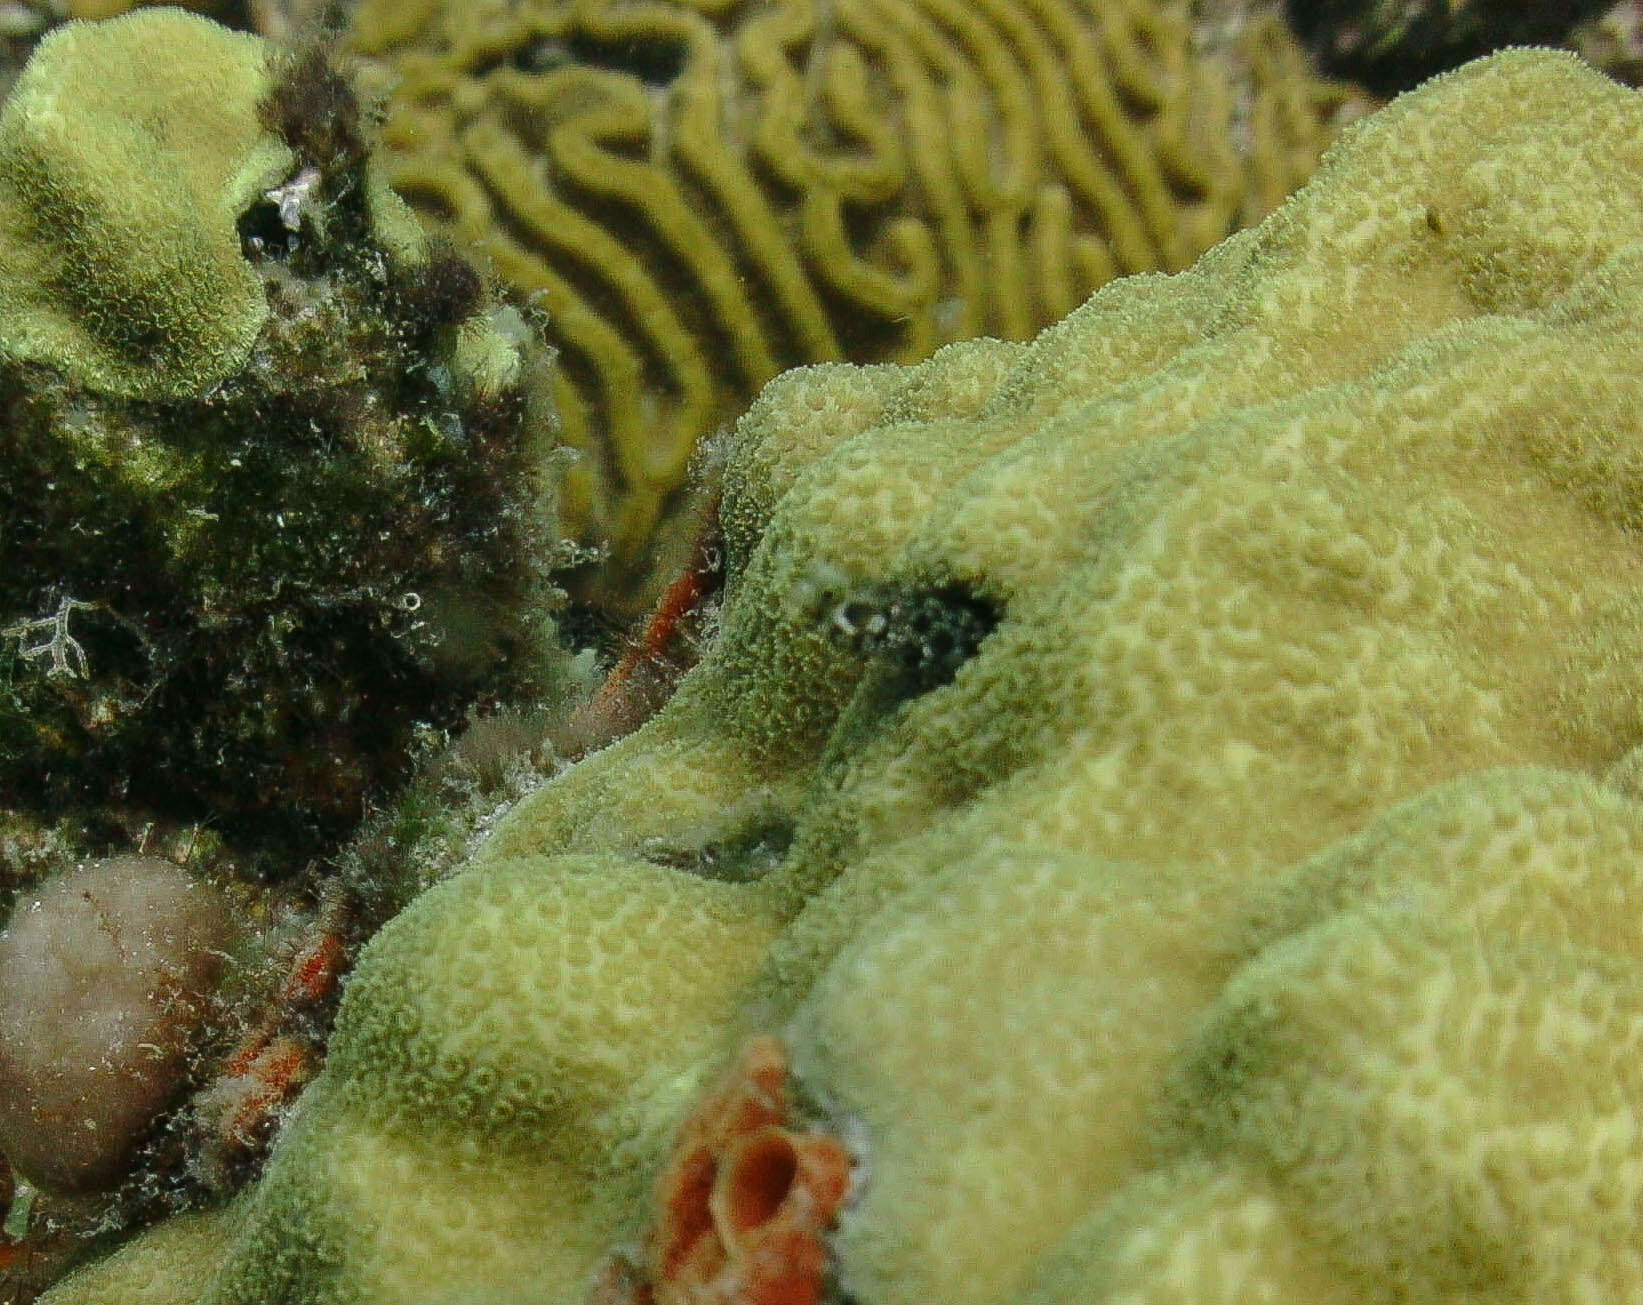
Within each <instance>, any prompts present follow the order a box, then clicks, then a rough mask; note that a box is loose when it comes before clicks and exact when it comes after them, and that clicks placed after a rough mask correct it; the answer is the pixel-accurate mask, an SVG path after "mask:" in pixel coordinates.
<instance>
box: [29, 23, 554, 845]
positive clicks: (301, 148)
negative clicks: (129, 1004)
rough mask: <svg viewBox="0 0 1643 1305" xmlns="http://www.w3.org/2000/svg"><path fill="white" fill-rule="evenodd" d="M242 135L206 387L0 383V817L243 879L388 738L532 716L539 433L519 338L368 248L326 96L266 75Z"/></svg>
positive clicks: (544, 447) (449, 274)
mask: <svg viewBox="0 0 1643 1305" xmlns="http://www.w3.org/2000/svg"><path fill="white" fill-rule="evenodd" d="M264 118H265V124H266V125H269V126H273V127H277V128H278V129H279V131H280V133H281V134H282V135H283V136H284V138H285V139H286V140H287V143H288V144H289V145H290V146H291V148H292V150H293V152H294V153H295V155H296V160H297V161H296V164H295V166H294V169H293V173H292V175H291V177H290V179H289V180H288V181H287V182H285V183H284V184H283V185H281V186H279V187H276V188H274V189H272V190H270V191H269V192H268V193H267V194H266V195H265V196H264V197H263V198H261V199H260V200H258V201H257V202H256V204H254V205H253V206H252V208H251V209H249V210H248V211H247V212H246V213H245V214H244V215H242V217H241V219H240V223H239V229H240V232H241V237H242V240H243V242H244V246H245V251H246V257H247V259H248V261H249V262H250V263H251V264H252V266H253V267H254V268H255V270H256V271H257V273H258V275H259V276H260V278H261V281H262V283H263V285H264V287H265V290H266V294H267V300H268V304H269V307H270V317H269V320H268V323H267V325H266V326H265V328H264V330H263V332H262V334H261V336H260V338H259V339H258V341H257V344H256V347H255V349H254V351H253V354H252V357H251V359H250V361H249V363H248V364H247V365H246V366H245V367H244V368H243V369H242V370H241V371H240V372H239V373H238V374H236V375H234V376H233V377H231V378H230V379H228V380H227V381H225V382H223V383H221V384H219V385H217V386H215V387H213V388H212V389H211V390H210V391H209V392H206V393H202V394H199V395H195V396H191V397H188V398H184V399H179V400H176V401H169V400H168V401H163V402H134V401H132V400H130V399H127V398H122V397H117V396H111V395H108V394H103V393H97V392H93V391H90V390H88V389H86V388H84V387H83V386H80V385H77V384H75V383H74V382H72V381H71V380H70V379H68V378H66V377H65V376H64V375H62V374H61V373H59V372H57V371H56V370H54V369H52V368H49V367H45V366H41V365H37V364H27V363H22V362H18V361H16V360H10V359H5V358H3V357H0V522H3V523H4V525H3V534H0V563H3V565H0V791H3V792H4V793H5V794H6V798H5V800H4V805H6V806H10V807H12V808H13V809H15V810H20V811H33V812H39V813H61V812H63V811H65V810H99V811H110V810H114V811H128V812H134V813H136V817H137V818H138V819H145V820H148V819H151V820H155V821H158V822H159V823H160V824H162V825H164V824H166V823H168V822H169V823H183V822H191V821H201V822H206V823H208V824H210V825H212V826H213V827H215V828H218V829H220V830H221V831H223V833H224V834H225V836H226V837H228V838H229V839H230V840H231V842H232V843H234V844H235V845H237V846H239V847H241V848H244V849H250V848H257V849H259V851H258V852H257V853H256V854H255V856H252V857H251V858H250V859H252V860H256V861H260V862H261V864H262V865H263V866H264V867H266V868H272V867H276V866H278V865H280V864H297V865H300V864H301V862H302V859H303V858H304V857H306V856H308V855H311V854H313V853H316V852H318V851H320V850H322V849H324V848H326V847H327V846H329V845H331V844H333V843H334V841H335V840H336V839H337V838H338V837H339V836H340V835H342V834H343V833H344V832H345V831H346V830H347V829H348V828H350V827H351V826H352V824H353V823H354V822H355V821H356V820H357V818H358V817H359V815H360V813H361V811H362V810H363V808H364V804H365V803H366V800H367V798H368V796H369V795H370V794H371V793H373V792H374V791H378V790H380V789H382V788H383V787H384V786H385V785H387V784H388V783H389V782H390V780H391V778H392V777H393V776H395V775H396V773H397V772H398V771H399V770H400V769H401V768H402V767H403V766H404V764H405V761H406V758H407V757H408V756H409V754H410V751H411V747H412V741H413V737H414V735H415V734H416V732H417V731H418V730H424V729H434V730H438V729H444V728H448V727H452V726H454V725H456V724H458V723H459V722H460V721H461V720H462V719H463V718H464V716H465V715H466V714H467V713H468V712H470V711H471V710H472V709H474V708H475V707H476V706H484V705H487V704H492V703H496V702H499V701H503V700H510V701H518V700H529V699H531V698H532V697H533V695H534V694H536V693H537V692H539V691H540V690H541V689H542V688H543V677H544V676H545V675H546V674H547V672H546V671H545V670H544V667H546V666H548V665H550V664H551V662H552V653H551V638H550V633H551V631H550V629H549V627H548V622H547V618H546V616H545V615H544V612H545V611H546V609H547V607H548V606H549V605H550V604H549V600H550V598H551V597H552V593H553V591H552V589H551V586H550V584H549V583H548V581H547V578H546V575H545V571H544V566H545V564H546V559H547V558H548V557H549V556H550V554H551V551H552V543H553V539H552V531H551V516H550V514H549V513H548V511H547V505H546V503H545V498H544V489H543V476H544V468H545V465H546V463H547V461H548V450H549V448H550V447H551V434H552V426H551V414H550V412H549V411H548V410H547V407H546V400H545V399H544V398H543V397H542V396H543V395H544V394H545V381H544V378H543V375H542V373H543V371H544V369H545V367H546V365H547V364H546V360H545V358H544V357H542V356H535V355H533V350H534V349H536V346H535V344H534V341H533V340H532V339H531V338H530V337H529V333H528V332H525V331H524V330H523V329H522V327H523V323H522V322H520V321H519V320H518V319H517V317H513V316H510V315H509V314H508V313H507V312H506V311H503V312H501V313H495V312H488V311H487V308H486V304H485V294H484V287H483V285H482V283H481V281H480V279H479V277H478V276H477V274H475V273H474V271H473V270H472V269H471V268H470V267H468V265H467V264H466V263H464V262H463V261H462V260H461V259H460V258H459V257H458V256H457V255H456V254H455V253H454V252H453V251H451V250H449V249H436V250H434V251H432V252H431V253H429V252H427V251H425V250H417V249H415V248H414V247H413V248H411V249H410V250H409V252H408V251H407V244H406V241H405V239H404V228H403V227H400V228H397V229H395V230H394V231H393V232H392V233H391V234H390V235H388V236H386V237H384V236H383V235H382V232H383V230H384V228H385V226H388V227H391V226H392V221H391V220H390V221H388V222H387V223H385V221H384V209H383V205H384V203H385V202H387V201H385V200H384V199H383V198H382V194H383V192H381V190H380V188H379V187H373V183H372V180H371V178H370V177H369V176H368V173H367V170H366V169H367V159H366V152H365V144H364V139H363V136H362V134H361V132H362V129H361V127H360V121H361V115H360V111H359V107H358V105H357V104H355V102H354V100H353V97H352V92H351V90H350V89H349V87H348V83H347V81H346V79H345V78H343V77H342V75H341V74H340V73H338V72H337V71H336V70H335V69H334V68H332V67H331V65H330V64H329V63H328V62H327V61H326V60H325V58H324V56H323V55H320V54H318V53H314V52H310V53H308V54H304V55H301V56H299V57H296V58H294V59H292V60H291V61H290V62H289V63H288V65H287V66H286V68H285V71H284V73H283V75H282V76H281V78H280V79H279V80H277V82H276V84H275V90H274V92H273V93H272V94H271V95H270V97H269V99H268V100H267V102H266V103H265V105H264ZM393 216H394V215H393V214H391V213H390V214H388V217H389V218H390V219H392V218H393ZM404 216H408V215H401V217H404ZM476 357H477V358H480V359H481V360H487V361H486V364H485V365H482V366H475V365H474V364H473V362H472V359H474V358H476ZM499 359H500V360H501V361H500V362H498V360H499ZM248 855H249V853H248Z"/></svg>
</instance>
